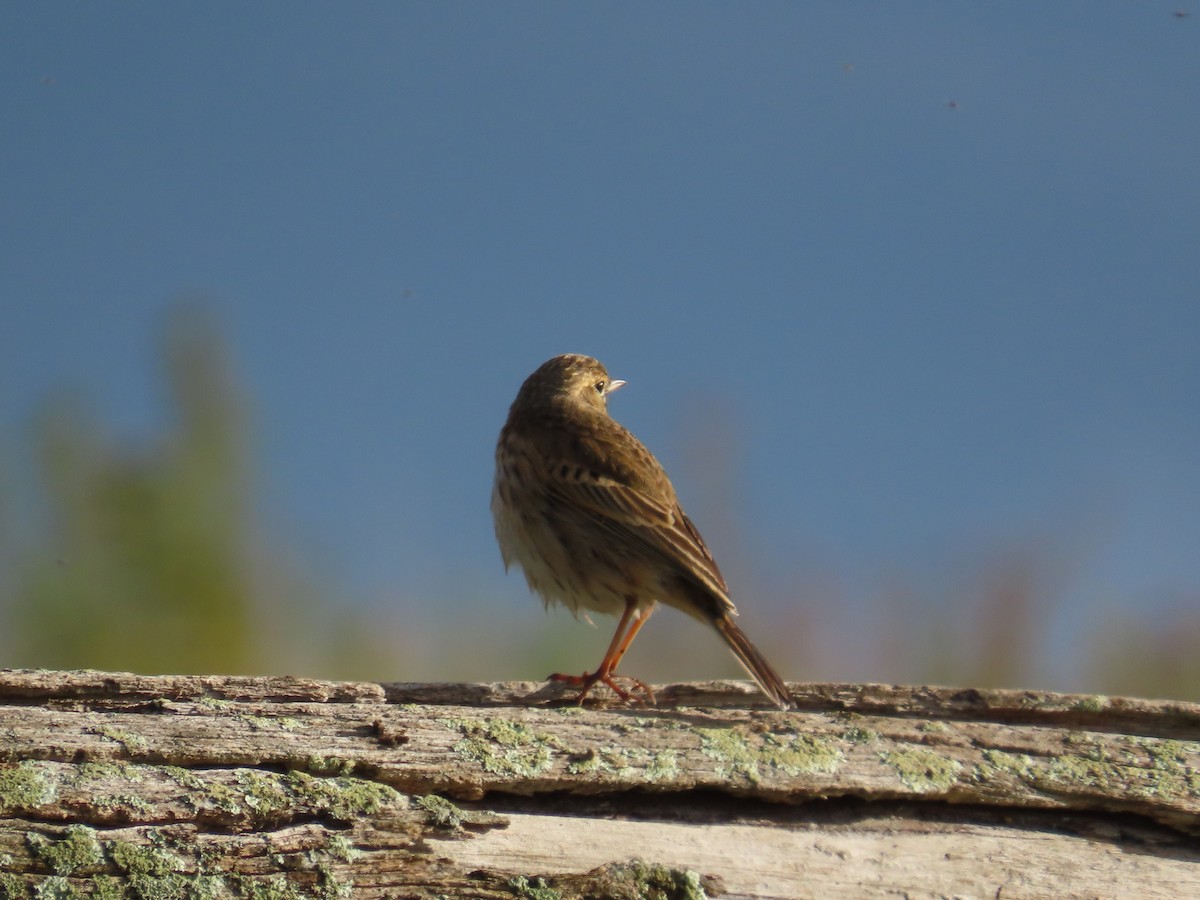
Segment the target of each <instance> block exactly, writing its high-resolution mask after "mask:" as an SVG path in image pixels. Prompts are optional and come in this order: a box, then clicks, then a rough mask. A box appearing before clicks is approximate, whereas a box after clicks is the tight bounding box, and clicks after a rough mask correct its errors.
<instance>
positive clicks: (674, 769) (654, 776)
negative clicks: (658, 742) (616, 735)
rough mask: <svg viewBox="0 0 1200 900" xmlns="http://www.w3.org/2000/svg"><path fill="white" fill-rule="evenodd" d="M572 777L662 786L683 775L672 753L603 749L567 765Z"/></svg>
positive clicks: (673, 752)
mask: <svg viewBox="0 0 1200 900" xmlns="http://www.w3.org/2000/svg"><path fill="white" fill-rule="evenodd" d="M567 772H568V773H569V774H571V775H592V774H603V775H610V776H612V777H613V778H617V779H621V780H633V781H639V782H644V783H648V784H661V783H663V782H667V781H671V780H673V779H674V778H676V777H677V776H678V775H679V755H678V753H677V752H676V751H675V750H672V749H661V750H658V749H651V748H647V747H616V746H610V747H599V748H595V749H592V750H589V751H588V752H587V753H586V754H584V755H582V756H580V757H578V758H576V759H574V760H572V761H571V762H570V763H568V764H567Z"/></svg>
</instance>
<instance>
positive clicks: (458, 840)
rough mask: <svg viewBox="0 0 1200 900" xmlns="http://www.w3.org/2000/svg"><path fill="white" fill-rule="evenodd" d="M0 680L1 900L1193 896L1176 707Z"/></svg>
mask: <svg viewBox="0 0 1200 900" xmlns="http://www.w3.org/2000/svg"><path fill="white" fill-rule="evenodd" d="M655 692H656V694H657V695H658V698H659V702H658V706H657V707H654V708H630V707H626V706H622V705H612V706H598V707H590V706H589V707H587V708H580V707H578V706H575V705H571V704H569V703H567V704H566V705H564V695H563V690H562V687H561V686H560V685H542V684H533V683H505V684H471V685H456V684H374V683H333V682H320V681H310V680H305V679H299V678H240V677H217V676H138V675H127V674H108V673H100V672H51V671H15V670H7V671H5V670H0V898H8V897H34V896H39V897H42V896H71V895H77V896H83V895H93V896H97V897H106V898H107V897H143V898H158V897H188V896H194V897H221V896H231V897H240V896H245V897H281V898H283V897H344V896H345V897H348V896H354V897H438V896H455V897H496V898H499V897H528V898H550V897H663V898H671V897H689V898H695V897H704V896H725V897H747V898H749V897H755V898H758V897H822V898H823V897H847V898H854V897H882V896H892V895H896V894H903V895H907V896H910V897H939V896H955V895H963V896H989V897H1004V898H1013V897H1110V896H1111V897H1162V898H1178V897H1190V896H1200V866H1197V862H1198V861H1200V706H1197V705H1196V704H1190V703H1178V702H1152V701H1143V700H1132V699H1122V698H1105V697H1095V696H1070V695H1061V694H1046V693H1036V692H1029V691H980V690H963V691H956V690H950V689H941V688H904V687H888V686H882V685H799V686H795V687H794V693H795V696H796V702H797V707H798V708H797V709H795V710H791V711H787V712H781V711H779V710H776V709H774V708H773V707H771V708H768V707H767V706H766V705H765V701H764V700H763V699H762V698H761V697H760V696H758V695H757V693H756V692H755V691H753V690H752V689H751V688H750V686H748V685H741V684H738V683H724V682H714V683H705V684H688V685H672V686H666V687H658V688H656V689H655Z"/></svg>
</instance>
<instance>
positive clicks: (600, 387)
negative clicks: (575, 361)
mask: <svg viewBox="0 0 1200 900" xmlns="http://www.w3.org/2000/svg"><path fill="white" fill-rule="evenodd" d="M596 393H597V394H600V395H601V396H603V395H604V382H603V381H597V382H596Z"/></svg>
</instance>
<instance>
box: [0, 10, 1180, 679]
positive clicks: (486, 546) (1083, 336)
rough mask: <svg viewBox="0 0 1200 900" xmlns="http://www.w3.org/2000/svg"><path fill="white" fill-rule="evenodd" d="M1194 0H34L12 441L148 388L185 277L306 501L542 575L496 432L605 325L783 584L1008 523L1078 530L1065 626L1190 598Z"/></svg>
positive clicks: (24, 49) (870, 605)
mask: <svg viewBox="0 0 1200 900" xmlns="http://www.w3.org/2000/svg"><path fill="white" fill-rule="evenodd" d="M1178 9H1184V10H1186V9H1187V6H1186V5H1181V4H1170V3H1166V4H1161V3H1136V4H1130V3H1103V2H1101V3H1082V2H1081V3H1057V4H1019V5H1014V4H952V3H917V4H868V3H863V4H846V3H811V4H788V3H750V4H714V3H696V2H689V3H658V4H640V3H606V4H588V5H584V4H552V3H519V4H518V3H487V4H485V3H476V4H471V3H408V4H398V3H396V4H394V3H353V4H342V5H336V6H331V5H321V4H311V3H309V4H306V3H299V4H296V3H286V4H285V3H256V4H242V3H236V4H235V3H204V4H136V3H132V4H121V5H113V4H87V5H77V4H62V3H51V2H45V3H37V4H19V5H18V4H10V5H7V6H6V7H5V8H4V10H3V11H2V12H0V25H2V27H0V111H2V118H3V121H4V123H5V125H4V137H3V138H2V139H0V246H2V247H3V250H0V260H2V265H0V323H2V324H0V429H2V431H3V432H4V433H5V434H6V435H8V436H9V440H8V446H7V452H9V453H10V455H11V454H12V453H13V449H12V445H13V440H12V438H13V436H14V435H16V434H17V433H18V432H19V431H20V429H22V428H24V427H26V426H27V425H28V422H29V420H30V417H31V415H32V414H33V412H34V410H35V409H36V408H37V407H38V405H39V404H41V403H43V402H44V401H45V399H46V397H47V396H48V395H49V394H50V393H51V392H52V391H53V390H55V389H57V388H60V387H62V386H69V385H76V386H82V387H83V388H85V389H86V392H87V396H88V397H89V398H90V400H91V401H92V402H93V403H94V404H95V406H96V407H97V409H98V411H99V412H100V414H101V415H102V416H103V417H104V419H105V420H106V421H110V422H112V423H113V426H114V428H115V429H116V431H117V434H118V435H119V436H122V437H123V438H125V439H127V440H130V441H137V440H139V439H142V438H145V437H148V436H151V435H153V434H154V433H155V432H156V431H157V430H158V429H159V428H161V426H162V422H163V419H164V417H165V415H166V410H165V409H164V407H163V397H162V396H161V377H160V374H159V361H158V359H157V353H156V347H157V345H158V342H159V339H160V336H161V332H162V326H163V323H164V321H165V318H166V316H167V313H168V311H169V310H170V309H172V308H174V307H175V306H177V305H178V303H179V302H180V300H181V299H195V298H200V299H201V300H202V301H203V302H204V303H205V304H206V305H207V306H208V308H209V309H211V310H212V312H213V314H214V316H215V318H216V320H217V322H218V323H219V325H220V326H221V328H222V330H223V331H224V333H225V334H226V335H227V337H228V339H229V342H230V345H231V348H232V351H233V356H234V360H235V365H236V369H237V372H238V375H239V377H240V378H241V380H242V382H243V383H244V385H245V386H246V388H247V390H248V391H249V394H250V397H251V402H252V414H253V425H254V434H255V452H256V457H255V458H256V464H257V470H258V474H259V479H260V481H259V483H260V486H261V489H262V497H261V509H262V515H263V518H264V521H265V522H266V524H267V527H268V528H269V529H270V530H271V531H272V532H273V533H274V534H276V535H277V536H278V538H279V540H280V541H281V543H286V544H289V545H292V546H295V547H299V548H300V549H301V552H302V553H303V554H304V555H305V556H306V558H307V559H308V560H309V562H310V563H311V564H312V565H313V566H314V567H315V568H316V569H317V570H319V571H320V573H321V574H322V575H323V576H324V577H327V578H328V579H329V580H330V583H336V584H341V585H346V586H349V587H350V588H351V589H352V590H351V593H352V594H353V595H354V596H359V597H367V598H370V599H371V600H372V601H373V602H376V603H379V604H380V605H391V607H393V608H395V609H397V610H398V613H397V614H398V615H403V613H404V610H405V609H407V608H409V606H412V607H413V608H414V609H415V608H416V607H418V606H420V605H421V604H422V603H432V604H434V605H437V606H442V605H444V606H445V607H447V612H448V613H449V614H453V605H454V604H455V602H456V599H455V598H458V597H463V596H468V595H470V596H475V597H479V596H483V597H494V598H495V606H494V608H495V611H496V612H495V614H496V615H497V616H501V617H508V618H509V619H511V618H513V617H518V616H525V615H528V616H529V618H530V620H531V623H532V622H534V621H535V620H537V619H540V617H541V615H540V613H539V612H538V611H537V606H536V604H534V603H532V601H529V600H528V599H526V598H524V597H523V596H522V595H523V593H524V587H523V585H522V584H521V581H520V579H519V577H509V578H505V577H504V576H503V574H502V571H501V568H500V564H499V557H498V553H497V551H496V549H495V546H494V542H493V538H492V534H491V522H490V517H489V513H488V509H487V499H488V493H489V490H490V482H491V474H492V473H491V466H492V463H491V454H492V448H493V444H494V440H495V435H496V432H497V430H498V429H499V427H500V425H501V423H502V422H503V419H504V415H505V413H506V409H507V405H508V403H509V402H511V399H512V397H513V395H514V394H515V392H516V389H517V387H518V386H519V384H520V382H521V380H522V379H523V378H524V377H525V375H527V374H528V373H529V372H530V371H531V370H532V369H533V368H534V367H536V366H537V365H538V364H539V363H540V362H541V361H542V360H544V359H545V358H547V357H549V356H551V355H554V354H556V353H560V352H567V351H571V352H585V353H589V354H592V355H595V356H598V357H599V358H601V359H602V360H603V361H605V362H606V363H607V365H608V367H609V369H610V371H611V372H612V373H613V375H614V377H619V378H624V379H625V380H627V381H628V382H629V384H628V386H627V387H626V388H624V389H623V390H622V391H621V393H620V394H619V395H617V396H616V397H615V398H614V400H613V402H612V404H611V407H610V408H611V410H612V411H613V413H614V415H615V416H616V417H617V418H618V419H619V420H620V421H622V422H623V423H624V424H626V425H627V426H629V427H630V428H632V429H633V430H634V431H635V433H637V434H638V435H639V436H640V437H641V438H642V439H643V441H644V442H645V443H647V444H648V445H649V446H650V447H651V449H653V450H654V451H656V453H658V455H659V457H660V459H662V460H663V462H664V463H665V464H666V466H667V468H668V471H670V472H671V473H672V474H673V475H674V477H675V481H676V486H677V488H678V489H679V491H680V494H681V496H682V498H683V501H684V504H685V506H686V507H688V508H689V511H690V512H692V514H693V518H695V519H697V521H698V524H699V525H700V527H701V530H702V531H704V532H705V534H706V535H707V536H708V537H709V542H710V544H712V545H713V549H714V551H715V552H716V554H717V557H718V559H720V560H722V561H723V565H724V567H725V568H726V569H727V570H728V571H727V574H728V575H729V578H730V581H731V583H732V584H733V587H734V590H735V595H738V593H739V592H738V585H739V583H742V584H748V585H753V586H754V587H755V588H761V589H762V590H763V593H764V594H766V595H768V596H767V599H765V600H762V601H756V600H754V599H750V598H743V599H742V600H741V603H742V605H743V606H744V607H747V608H749V607H752V606H754V604H755V603H756V602H758V603H759V605H760V609H759V610H758V611H757V612H756V614H755V620H756V624H757V626H758V627H759V628H762V627H764V625H765V623H769V622H770V621H771V620H772V618H776V617H778V616H781V615H783V614H784V613H786V610H781V606H783V605H785V604H787V603H789V602H792V601H791V600H790V599H789V597H791V596H792V594H793V593H794V594H795V595H796V599H795V602H796V603H800V604H803V605H804V606H805V608H815V609H819V608H820V606H821V604H822V603H823V602H836V603H837V604H838V605H839V607H844V608H846V609H849V610H852V611H853V615H857V616H864V617H876V618H878V617H879V616H882V615H884V614H885V612H886V611H885V610H881V609H879V608H878V605H879V604H880V603H883V602H886V595H887V592H888V589H887V588H885V585H889V584H893V583H895V582H896V581H901V582H904V583H905V584H907V585H910V587H911V590H913V591H915V592H916V593H918V594H922V593H926V594H929V595H930V596H936V595H937V594H938V592H939V591H944V592H945V593H946V595H947V596H948V597H949V596H952V594H953V591H954V590H956V589H957V588H955V587H954V585H960V584H962V583H965V582H966V581H969V580H970V576H969V575H962V578H963V579H965V580H964V581H960V580H959V576H960V575H961V574H962V573H963V572H964V571H967V572H970V571H974V570H975V569H976V568H978V567H980V566H983V567H985V568H986V566H987V565H988V560H989V559H992V558H994V557H1003V556H1004V555H1005V554H1007V553H1013V552H1015V553H1032V554H1033V555H1034V556H1038V557H1039V558H1041V557H1042V556H1044V557H1045V558H1046V559H1050V560H1054V561H1055V562H1054V563H1053V566H1054V567H1055V571H1056V573H1057V574H1055V575H1054V576H1053V577H1052V578H1051V579H1050V583H1051V586H1050V587H1048V588H1047V592H1048V594H1049V596H1047V597H1046V598H1045V599H1046V602H1047V603H1050V604H1053V605H1054V608H1055V609H1057V610H1060V613H1058V614H1057V615H1058V616H1059V617H1058V618H1057V619H1054V620H1053V621H1056V622H1057V625H1054V624H1053V622H1052V627H1051V628H1050V630H1049V632H1048V635H1049V637H1048V641H1049V642H1050V643H1049V645H1048V646H1047V648H1045V653H1046V655H1047V657H1048V658H1052V657H1054V656H1056V655H1059V654H1062V653H1065V652H1069V650H1070V648H1069V643H1070V640H1071V633H1072V629H1071V627H1070V626H1068V625H1067V624H1066V623H1067V621H1068V619H1071V620H1075V619H1076V617H1077V616H1078V615H1079V614H1081V613H1082V614H1083V615H1084V616H1091V615H1092V613H1093V611H1101V610H1110V609H1124V610H1127V611H1129V612H1131V613H1136V614H1137V615H1139V616H1145V617H1148V618H1149V619H1151V620H1153V618H1154V617H1155V616H1160V615H1167V614H1169V613H1172V612H1178V611H1179V609H1180V608H1181V607H1183V608H1185V609H1189V608H1194V607H1195V605H1196V603H1197V601H1198V600H1200V552H1197V547H1200V415H1197V413H1198V412H1200V409H1198V407H1200V403H1198V401H1197V398H1198V397H1200V353H1198V352H1197V348H1198V346H1200V177H1198V172H1200V166H1198V164H1200V30H1198V29H1200V14H1196V15H1188V16H1185V17H1180V16H1177V15H1175V12H1176V10H1178ZM705 435H707V437H706V436H705ZM714 460H715V461H714ZM706 521H707V522H708V523H710V524H709V525H706ZM1031 547H1032V548H1035V549H1033V550H1030V549H1029V548H1031ZM955 573H959V574H958V575H956V574H955ZM947 584H949V585H950V587H947V586H946V585H947ZM764 605H765V607H766V608H761V607H763V606H764ZM484 608H490V607H486V605H485V607H484ZM1064 611H1065V612H1064ZM1068 612H1069V613H1070V615H1068ZM560 615H565V613H564V614H560ZM480 627H482V628H487V627H488V624H487V619H486V617H485V619H484V620H483V621H481V623H480ZM765 627H768V628H769V625H765ZM652 631H653V629H648V630H647V634H650V633H651V632H652ZM598 640H599V639H598ZM642 640H645V638H643V639H642ZM599 644H600V645H602V644H603V640H599ZM809 674H812V675H814V676H815V675H819V674H820V673H809ZM871 674H874V675H876V676H877V677H885V676H886V675H887V674H888V673H871Z"/></svg>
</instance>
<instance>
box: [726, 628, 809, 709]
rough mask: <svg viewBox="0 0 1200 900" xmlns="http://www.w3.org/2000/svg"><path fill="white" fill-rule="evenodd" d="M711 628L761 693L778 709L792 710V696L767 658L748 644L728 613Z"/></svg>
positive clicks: (746, 638)
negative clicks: (726, 645) (752, 679)
mask: <svg viewBox="0 0 1200 900" xmlns="http://www.w3.org/2000/svg"><path fill="white" fill-rule="evenodd" d="M713 626H714V627H715V628H716V629H717V631H719V632H720V633H721V637H723V638H725V643H726V644H728V645H729V649H730V650H732V651H733V655H734V656H736V657H737V658H738V662H740V663H741V664H742V665H743V666H744V667H745V669H746V671H747V672H749V673H750V675H751V676H752V677H753V678H754V680H755V681H756V682H758V686H759V687H760V688H762V690H763V693H764V694H766V695H767V696H768V697H770V698H771V699H772V700H774V701H775V704H776V705H777V706H778V707H779V708H780V709H791V708H792V695H791V693H790V692H789V691H788V689H787V685H786V684H784V683H783V679H782V678H780V677H779V673H778V672H776V671H775V669H774V668H772V667H771V664H770V663H769V662H767V658H766V657H765V656H763V655H762V653H760V652H759V650H758V648H757V647H755V646H754V645H753V644H752V643H750V639H749V638H748V637H746V635H745V633H744V632H743V631H742V629H740V628H738V627H737V625H736V624H735V623H734V621H733V619H732V617H731V616H730V615H729V613H722V614H721V615H719V616H717V617H716V619H714V620H713Z"/></svg>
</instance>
